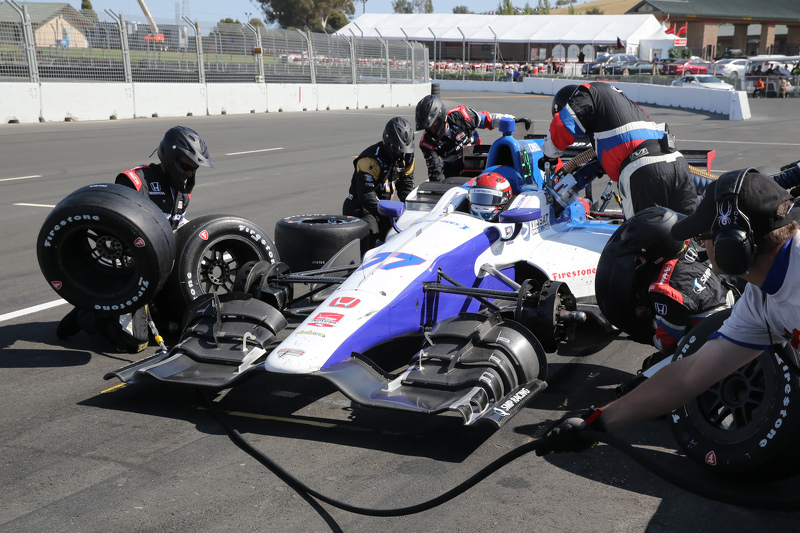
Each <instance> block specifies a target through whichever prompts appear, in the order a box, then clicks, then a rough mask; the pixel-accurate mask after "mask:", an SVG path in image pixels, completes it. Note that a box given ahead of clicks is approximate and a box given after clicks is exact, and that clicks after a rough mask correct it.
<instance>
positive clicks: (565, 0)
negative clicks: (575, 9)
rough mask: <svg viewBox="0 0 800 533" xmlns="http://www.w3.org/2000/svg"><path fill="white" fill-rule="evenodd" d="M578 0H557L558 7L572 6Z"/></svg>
mask: <svg viewBox="0 0 800 533" xmlns="http://www.w3.org/2000/svg"><path fill="white" fill-rule="evenodd" d="M576 1H577V0H556V7H564V6H572V5H573V4H574V3H575V2H576Z"/></svg>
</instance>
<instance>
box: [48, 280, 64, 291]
mask: <svg viewBox="0 0 800 533" xmlns="http://www.w3.org/2000/svg"><path fill="white" fill-rule="evenodd" d="M50 285H52V286H53V288H54V289H55V290H61V282H60V281H51V282H50Z"/></svg>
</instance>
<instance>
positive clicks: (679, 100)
mask: <svg viewBox="0 0 800 533" xmlns="http://www.w3.org/2000/svg"><path fill="white" fill-rule="evenodd" d="M434 83H439V87H440V89H444V90H457V91H494V92H510V93H519V94H529V93H533V94H548V95H553V94H555V93H556V92H558V90H559V89H560V88H561V87H563V86H565V85H571V84H574V83H576V80H567V79H558V78H534V77H528V78H524V79H523V80H522V82H513V83H509V82H497V81H496V82H492V81H460V80H440V81H438V82H434ZM614 86H615V87H618V88H619V89H620V90H622V91H623V92H624V93H625V94H626V95H627V96H628V98H630V99H631V100H633V101H634V102H637V103H643V104H653V105H662V106H668V107H679V108H683V109H697V110H701V111H708V112H711V113H719V114H722V115H727V116H728V119H730V120H747V119H749V118H750V104H749V103H748V101H747V93H745V92H743V91H718V90H714V89H701V88H697V89H695V88H692V87H670V86H665V85H649V84H644V83H623V82H614Z"/></svg>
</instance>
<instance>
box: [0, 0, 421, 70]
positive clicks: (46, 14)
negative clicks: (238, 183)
mask: <svg viewBox="0 0 800 533" xmlns="http://www.w3.org/2000/svg"><path fill="white" fill-rule="evenodd" d="M97 18H98V20H90V18H87V17H86V16H84V14H82V13H81V12H79V11H77V10H75V9H74V8H72V7H71V6H69V5H68V4H55V3H38V4H37V3H28V2H26V3H25V4H20V3H18V2H16V1H14V0H6V1H5V2H3V3H0V81H3V82H8V81H19V82H39V81H76V82H91V81H100V82H109V81H119V82H169V83H176V82H179V83H180V82H194V83H196V82H200V83H206V82H208V83H223V82H224V83H254V82H259V83H263V82H267V83H338V84H352V83H389V82H391V83H425V82H428V81H430V80H429V77H428V53H427V49H426V48H425V47H424V46H423V45H421V44H420V43H416V42H407V41H382V40H376V39H363V38H357V37H343V36H337V35H328V34H316V33H310V32H301V31H298V30H281V29H269V28H265V27H263V26H253V25H251V24H241V23H238V22H237V23H225V22H217V23H208V22H198V21H193V20H190V19H189V18H186V17H183V18H182V20H173V21H163V20H160V19H156V20H154V21H153V22H154V24H153V25H151V24H150V22H141V21H137V20H134V19H131V18H129V17H126V16H124V15H122V14H121V13H114V12H112V11H106V12H105V13H104V14H98V17H97ZM176 19H177V17H176Z"/></svg>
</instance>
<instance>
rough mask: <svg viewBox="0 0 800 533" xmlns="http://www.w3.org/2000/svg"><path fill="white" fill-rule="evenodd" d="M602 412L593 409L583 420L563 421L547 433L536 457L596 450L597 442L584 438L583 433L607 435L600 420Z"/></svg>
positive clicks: (569, 419) (571, 419)
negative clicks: (553, 453)
mask: <svg viewBox="0 0 800 533" xmlns="http://www.w3.org/2000/svg"><path fill="white" fill-rule="evenodd" d="M601 412H602V411H600V409H595V408H594V407H592V408H591V409H589V411H588V412H586V413H585V414H584V415H583V417H581V418H578V417H575V418H567V419H566V420H564V421H562V422H561V423H560V424H558V425H557V426H556V427H555V428H553V429H551V430H550V431H548V432H547V434H546V435H545V436H544V438H543V439H542V442H541V444H539V447H538V448H536V455H538V456H539V457H543V456H545V455H547V454H548V453H550V452H556V453H563V452H582V451H583V450H586V449H589V448H594V447H595V446H597V442H592V441H590V440H587V439H586V438H585V437H583V435H582V432H583V431H584V430H587V429H588V430H590V431H600V432H602V433H606V427H605V424H604V423H603V421H602V420H600V413H601Z"/></svg>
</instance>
